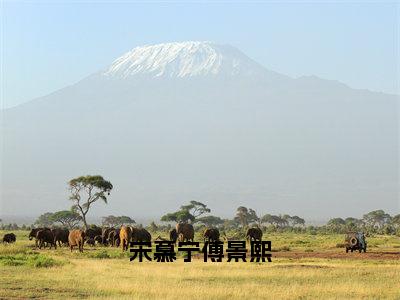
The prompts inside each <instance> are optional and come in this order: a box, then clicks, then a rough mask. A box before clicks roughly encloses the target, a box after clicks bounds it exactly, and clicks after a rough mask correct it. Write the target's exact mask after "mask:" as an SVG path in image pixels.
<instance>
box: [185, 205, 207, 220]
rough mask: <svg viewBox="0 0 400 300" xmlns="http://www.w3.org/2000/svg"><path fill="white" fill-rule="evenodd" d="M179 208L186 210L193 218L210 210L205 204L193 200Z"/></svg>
mask: <svg viewBox="0 0 400 300" xmlns="http://www.w3.org/2000/svg"><path fill="white" fill-rule="evenodd" d="M181 210H187V211H188V212H189V213H190V214H191V215H192V216H193V217H194V218H195V219H196V218H197V217H200V216H201V215H204V214H206V213H209V212H211V209H209V208H208V207H207V205H205V204H203V203H201V202H199V201H194V200H192V201H190V203H189V204H188V205H182V206H181Z"/></svg>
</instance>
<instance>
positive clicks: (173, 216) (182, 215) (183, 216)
mask: <svg viewBox="0 0 400 300" xmlns="http://www.w3.org/2000/svg"><path fill="white" fill-rule="evenodd" d="M194 220H195V217H194V216H193V215H192V214H191V213H190V212H189V211H187V210H179V211H177V212H173V213H169V214H166V215H164V216H162V217H161V221H163V222H178V223H179V222H184V223H187V222H188V221H191V222H193V221H194Z"/></svg>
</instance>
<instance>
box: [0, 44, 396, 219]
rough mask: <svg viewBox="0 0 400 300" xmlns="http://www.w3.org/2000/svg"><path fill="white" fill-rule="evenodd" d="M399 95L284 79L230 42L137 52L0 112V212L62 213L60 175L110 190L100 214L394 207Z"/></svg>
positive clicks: (346, 211)
mask: <svg viewBox="0 0 400 300" xmlns="http://www.w3.org/2000/svg"><path fill="white" fill-rule="evenodd" d="M397 101H398V99H397V97H395V96H391V95H385V94H381V93H373V92H368V91H361V90H353V89H351V88H349V87H347V86H345V85H343V84H340V83H337V82H332V81H326V80H321V79H318V78H315V77H304V78H299V79H292V78H289V77H286V76H284V75H281V74H277V73H275V72H272V71H269V70H267V69H265V68H263V67H261V66H260V65H258V64H257V63H255V62H253V61H252V60H251V59H249V58H247V57H246V56H245V55H244V54H242V53H241V52H240V51H239V50H236V49H234V48H232V47H230V46H218V45H215V44H212V43H208V42H186V43H173V44H162V45H156V46H146V47H139V48H135V49H133V50H132V51H130V52H128V53H127V54H125V55H123V56H122V57H121V58H118V59H117V60H115V61H114V62H113V63H112V64H111V65H110V66H109V67H107V68H106V69H105V70H103V71H101V72H98V73H95V74H93V75H91V76H89V77H87V78H85V79H83V80H82V81H80V82H78V83H77V84H75V85H72V86H70V87H66V88H64V89H62V90H60V91H57V92H55V93H53V94H51V95H48V96H46V97H43V98H40V99H36V100H34V101H31V102H29V103H27V104H25V105H21V106H19V107H16V108H13V109H9V110H6V111H5V112H4V113H3V116H4V120H3V129H2V133H4V145H3V147H2V148H3V154H2V158H3V164H2V175H3V176H2V177H3V178H2V184H1V186H2V189H1V197H2V199H6V200H4V201H3V200H2V207H1V211H2V213H4V214H13V213H14V214H24V213H26V212H27V211H29V212H30V213H41V212H44V211H53V210H57V209H60V207H61V208H67V207H68V206H69V203H68V200H67V198H68V195H67V190H66V182H67V181H68V180H69V179H70V178H72V177H74V176H78V175H82V174H89V173H91V174H97V173H99V174H102V175H104V176H105V177H106V178H109V179H110V180H111V181H112V183H113V184H114V186H115V190H114V191H113V193H112V197H111V199H110V202H109V205H108V206H107V207H105V206H104V205H103V206H102V205H98V206H97V208H96V209H95V210H94V213H96V214H100V215H104V214H109V213H110V212H112V213H113V214H115V215H117V214H124V215H132V216H133V217H136V216H137V217H140V216H157V215H160V214H162V213H164V212H167V211H172V210H174V209H175V208H176V207H178V206H179V205H181V204H182V203H183V202H185V201H189V200H192V199H196V200H199V201H204V202H206V203H208V204H209V206H210V207H211V208H212V209H213V211H214V213H215V214H221V215H225V216H232V215H233V214H234V210H235V209H236V207H238V206H240V205H248V206H250V207H252V208H254V209H256V210H257V211H258V212H259V213H267V212H270V213H283V212H285V213H289V214H298V215H302V216H306V217H312V218H313V219H316V218H318V217H321V218H323V217H329V216H332V215H342V216H348V215H352V216H358V215H360V214H362V213H364V212H365V211H368V210H372V209H375V208H378V207H379V208H383V209H386V210H388V211H395V210H396V209H397V208H398V202H397V199H398V198H397V197H398V174H397V170H398V168H397V167H398V157H397V155H398V152H397V144H396V141H397V139H398V132H397ZM377 199H379V203H378V202H377Z"/></svg>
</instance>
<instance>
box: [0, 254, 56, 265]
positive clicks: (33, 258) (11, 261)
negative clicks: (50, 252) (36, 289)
mask: <svg viewBox="0 0 400 300" xmlns="http://www.w3.org/2000/svg"><path fill="white" fill-rule="evenodd" d="M63 264H64V262H63V261H60V260H56V259H54V258H51V257H48V256H46V255H43V254H39V253H31V254H25V253H19V254H7V255H0V265H2V266H28V267H34V268H51V267H57V266H61V265H63Z"/></svg>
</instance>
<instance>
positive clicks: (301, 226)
mask: <svg viewBox="0 0 400 300" xmlns="http://www.w3.org/2000/svg"><path fill="white" fill-rule="evenodd" d="M210 213H211V210H210V209H209V208H208V207H207V206H206V205H205V204H203V203H201V202H198V201H191V202H190V203H189V204H187V205H183V206H181V207H180V209H179V210H177V211H175V212H172V213H168V214H166V215H164V216H162V217H161V219H160V221H161V223H156V222H155V221H152V222H151V223H150V224H149V225H147V226H146V227H145V228H146V229H147V230H149V231H151V232H156V231H165V232H166V231H168V230H170V229H171V228H172V226H173V225H174V223H178V222H188V223H192V224H193V225H194V227H195V229H196V230H199V231H201V230H203V229H204V228H212V227H215V228H218V229H220V230H221V231H222V232H230V233H235V232H241V231H244V230H246V229H247V228H249V227H254V226H257V227H259V228H261V229H262V230H263V231H264V232H266V233H274V232H297V233H308V234H331V233H347V232H351V231H362V232H365V233H366V234H387V235H399V236H400V214H398V215H395V216H390V215H389V214H387V213H385V212H384V211H383V210H375V211H371V212H369V213H367V214H365V215H364V216H363V217H362V218H361V219H358V218H353V217H348V218H345V219H343V218H333V219H330V220H329V221H328V222H327V223H326V224H324V225H319V226H315V225H306V222H305V220H304V219H303V218H301V217H299V216H290V215H287V214H283V215H272V214H265V215H263V216H261V217H259V216H258V215H257V213H256V212H255V211H254V210H253V209H251V208H247V207H244V206H240V207H238V208H237V210H236V213H235V215H234V216H233V218H231V219H229V218H220V217H218V216H214V215H210ZM128 224H131V225H133V224H135V226H136V227H143V226H142V224H136V222H135V220H134V219H132V218H131V217H128V216H113V215H109V216H105V217H102V222H101V225H102V226H106V227H115V228H117V227H119V226H121V225H128ZM82 225H83V223H82V218H81V217H80V216H79V214H77V213H76V212H74V211H73V210H71V211H59V212H54V213H50V212H47V213H44V214H42V215H41V216H39V217H38V218H37V220H36V221H35V223H34V224H32V225H30V226H26V225H22V226H21V227H19V226H18V225H17V224H15V223H14V224H2V225H1V226H0V228H1V229H3V230H15V229H22V230H29V229H30V228H33V227H66V228H68V229H73V228H77V227H81V226H82ZM89 227H90V226H89Z"/></svg>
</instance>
